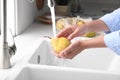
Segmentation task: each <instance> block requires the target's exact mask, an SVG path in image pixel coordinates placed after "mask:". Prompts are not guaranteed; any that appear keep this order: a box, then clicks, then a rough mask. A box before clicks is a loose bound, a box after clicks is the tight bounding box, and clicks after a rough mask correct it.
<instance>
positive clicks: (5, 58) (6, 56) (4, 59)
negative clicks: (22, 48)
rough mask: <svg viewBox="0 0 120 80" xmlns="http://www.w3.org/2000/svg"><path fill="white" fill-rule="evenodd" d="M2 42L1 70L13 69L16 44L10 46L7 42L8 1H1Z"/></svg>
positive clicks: (0, 44) (0, 46)
mask: <svg viewBox="0 0 120 80" xmlns="http://www.w3.org/2000/svg"><path fill="white" fill-rule="evenodd" d="M0 5H1V41H0V69H7V68H10V67H11V64H10V57H11V56H12V55H14V54H15V51H16V45H15V43H14V44H13V45H11V46H8V42H7V0H1V4H0Z"/></svg>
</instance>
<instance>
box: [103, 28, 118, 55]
mask: <svg viewBox="0 0 120 80" xmlns="http://www.w3.org/2000/svg"><path fill="white" fill-rule="evenodd" d="M104 42H105V44H106V46H107V47H108V48H110V49H111V50H113V51H114V52H115V53H117V54H118V55H120V30H119V31H115V32H112V33H109V34H107V35H105V36H104Z"/></svg>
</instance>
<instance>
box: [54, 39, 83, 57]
mask: <svg viewBox="0 0 120 80" xmlns="http://www.w3.org/2000/svg"><path fill="white" fill-rule="evenodd" d="M82 50H84V46H83V45H82V41H77V42H74V43H72V44H71V45H70V46H68V47H67V48H65V49H64V50H63V51H61V52H60V53H58V54H56V56H57V57H59V58H65V59H72V58H73V57H75V56H76V55H77V54H79V53H80V52H81V51H82Z"/></svg>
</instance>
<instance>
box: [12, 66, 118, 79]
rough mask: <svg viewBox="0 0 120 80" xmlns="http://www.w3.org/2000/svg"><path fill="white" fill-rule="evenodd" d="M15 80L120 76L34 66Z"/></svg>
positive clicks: (22, 72)
mask: <svg viewBox="0 0 120 80" xmlns="http://www.w3.org/2000/svg"><path fill="white" fill-rule="evenodd" d="M13 80H120V75H118V74H114V73H108V72H101V71H94V70H86V69H79V70H78V69H73V68H71V69H68V68H62V67H61V68H60V67H51V66H35V65H34V66H33V65H32V66H31V67H27V68H24V69H22V71H21V72H20V73H19V74H18V75H17V76H16V77H15V78H14V79H13Z"/></svg>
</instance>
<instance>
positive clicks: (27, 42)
mask: <svg viewBox="0 0 120 80" xmlns="http://www.w3.org/2000/svg"><path fill="white" fill-rule="evenodd" d="M52 35H53V34H52V26H51V25H50V24H44V23H40V22H34V23H33V24H32V25H31V26H30V27H28V28H27V29H26V30H24V31H23V32H22V33H21V34H20V35H18V36H16V37H15V44H16V47H17V52H16V54H15V55H14V56H13V57H12V58H11V68H9V69H1V70H0V80H4V79H5V80H6V77H7V76H9V75H10V74H11V72H12V71H15V70H16V69H18V68H19V69H20V67H22V66H24V65H22V59H23V57H24V56H25V55H26V54H28V52H29V50H30V49H34V48H35V46H37V42H36V41H40V42H41V41H42V40H43V39H44V36H52ZM26 57H27V56H26ZM18 62H19V65H21V66H16V64H18ZM20 62H21V63H20ZM13 75H14V74H13Z"/></svg>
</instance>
